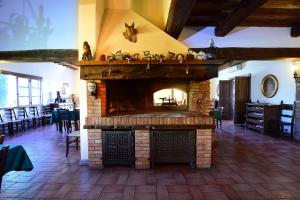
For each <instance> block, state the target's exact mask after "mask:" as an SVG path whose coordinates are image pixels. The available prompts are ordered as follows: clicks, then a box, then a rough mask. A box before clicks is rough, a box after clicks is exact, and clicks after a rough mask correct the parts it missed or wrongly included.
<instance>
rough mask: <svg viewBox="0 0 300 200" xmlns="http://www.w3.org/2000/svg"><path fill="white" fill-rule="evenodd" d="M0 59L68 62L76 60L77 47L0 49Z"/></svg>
mask: <svg viewBox="0 0 300 200" xmlns="http://www.w3.org/2000/svg"><path fill="white" fill-rule="evenodd" d="M0 60H5V61H18V62H69V63H74V62H77V61H78V49H38V50H24V51H0Z"/></svg>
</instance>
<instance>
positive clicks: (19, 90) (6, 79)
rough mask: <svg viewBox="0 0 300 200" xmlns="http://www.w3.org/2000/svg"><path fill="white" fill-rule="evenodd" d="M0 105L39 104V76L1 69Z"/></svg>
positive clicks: (40, 98) (40, 96) (40, 97)
mask: <svg viewBox="0 0 300 200" xmlns="http://www.w3.org/2000/svg"><path fill="white" fill-rule="evenodd" d="M1 73H2V74H0V85H1V87H0V107H14V106H28V105H37V104H41V100H42V95H41V94H42V92H41V81H42V78H41V77H35V76H31V75H26V74H18V73H13V72H7V71H1Z"/></svg>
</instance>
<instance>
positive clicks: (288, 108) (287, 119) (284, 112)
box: [280, 101, 296, 140]
mask: <svg viewBox="0 0 300 200" xmlns="http://www.w3.org/2000/svg"><path fill="white" fill-rule="evenodd" d="M295 105H296V104H295V102H294V104H284V103H283V101H281V117H280V133H281V135H282V136H288V137H290V139H291V140H293V139H294V120H295Z"/></svg>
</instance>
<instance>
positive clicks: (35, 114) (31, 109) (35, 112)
mask: <svg viewBox="0 0 300 200" xmlns="http://www.w3.org/2000/svg"><path fill="white" fill-rule="evenodd" d="M29 113H30V116H31V117H39V116H40V115H39V111H38V109H37V107H36V106H30V107H29Z"/></svg>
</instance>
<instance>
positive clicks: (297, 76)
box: [293, 61, 300, 82]
mask: <svg viewBox="0 0 300 200" xmlns="http://www.w3.org/2000/svg"><path fill="white" fill-rule="evenodd" d="M293 65H294V74H293V77H294V79H295V81H296V82H299V81H300V76H299V75H298V74H297V72H299V71H298V69H299V66H300V61H294V62H293Z"/></svg>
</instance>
